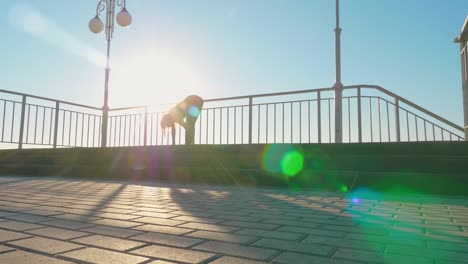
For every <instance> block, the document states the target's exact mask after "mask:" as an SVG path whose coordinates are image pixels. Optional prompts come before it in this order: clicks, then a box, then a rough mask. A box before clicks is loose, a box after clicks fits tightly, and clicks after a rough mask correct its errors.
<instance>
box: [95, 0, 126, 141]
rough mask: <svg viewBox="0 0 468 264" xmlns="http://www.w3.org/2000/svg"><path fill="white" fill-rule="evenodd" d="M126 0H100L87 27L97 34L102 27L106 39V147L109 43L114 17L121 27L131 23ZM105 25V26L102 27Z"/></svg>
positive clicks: (103, 131) (104, 129)
mask: <svg viewBox="0 0 468 264" xmlns="http://www.w3.org/2000/svg"><path fill="white" fill-rule="evenodd" d="M125 4H126V0H100V1H99V3H98V5H97V7H96V16H95V17H94V18H93V19H91V20H90V21H89V25H88V26H89V29H90V30H91V32H93V33H96V34H99V33H101V32H102V31H103V30H104V29H105V31H106V39H107V60H106V70H105V71H106V77H105V84H104V106H103V107H102V131H101V133H102V134H101V147H103V148H104V147H106V144H107V119H108V116H109V104H108V100H109V72H110V68H109V55H110V43H111V40H112V35H113V33H114V18H115V19H116V20H117V23H118V24H119V25H120V26H122V27H128V26H130V24H131V23H132V16H131V15H130V13H128V11H127V9H126V6H125ZM116 5H117V6H120V7H121V10H120V12H119V13H118V14H117V17H115V6H116ZM104 10H105V11H106V23H105V24H104V23H103V22H102V20H101V19H100V18H99V16H100V15H101V13H102V12H104ZM104 27H105V28H104Z"/></svg>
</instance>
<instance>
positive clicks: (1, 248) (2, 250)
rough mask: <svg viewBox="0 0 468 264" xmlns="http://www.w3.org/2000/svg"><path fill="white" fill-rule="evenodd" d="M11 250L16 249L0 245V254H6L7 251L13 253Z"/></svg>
mask: <svg viewBox="0 0 468 264" xmlns="http://www.w3.org/2000/svg"><path fill="white" fill-rule="evenodd" d="M13 250H16V249H14V248H11V247H6V246H2V245H0V254H1V253H5V252H8V251H13Z"/></svg>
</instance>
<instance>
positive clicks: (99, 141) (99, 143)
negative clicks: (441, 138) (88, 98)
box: [98, 117, 102, 146]
mask: <svg viewBox="0 0 468 264" xmlns="http://www.w3.org/2000/svg"><path fill="white" fill-rule="evenodd" d="M101 123H102V117H99V126H98V146H101V126H102V124H101Z"/></svg>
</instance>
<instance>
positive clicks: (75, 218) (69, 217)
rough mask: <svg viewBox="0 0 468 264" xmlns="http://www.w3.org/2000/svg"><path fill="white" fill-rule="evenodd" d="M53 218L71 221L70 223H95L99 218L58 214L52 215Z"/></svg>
mask: <svg viewBox="0 0 468 264" xmlns="http://www.w3.org/2000/svg"><path fill="white" fill-rule="evenodd" d="M52 217H53V218H58V219H64V220H71V221H78V222H85V221H95V220H99V219H100V218H98V217H94V216H90V215H78V214H69V213H66V214H60V215H54V216H52Z"/></svg>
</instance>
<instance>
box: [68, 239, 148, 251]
mask: <svg viewBox="0 0 468 264" xmlns="http://www.w3.org/2000/svg"><path fill="white" fill-rule="evenodd" d="M73 242H78V243H82V244H87V245H91V246H96V247H102V248H108V249H113V250H117V251H125V250H129V249H132V248H136V247H139V246H142V245H144V243H141V242H136V241H131V240H127V239H120V238H115V237H108V236H101V235H92V236H87V237H82V238H77V239H73Z"/></svg>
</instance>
